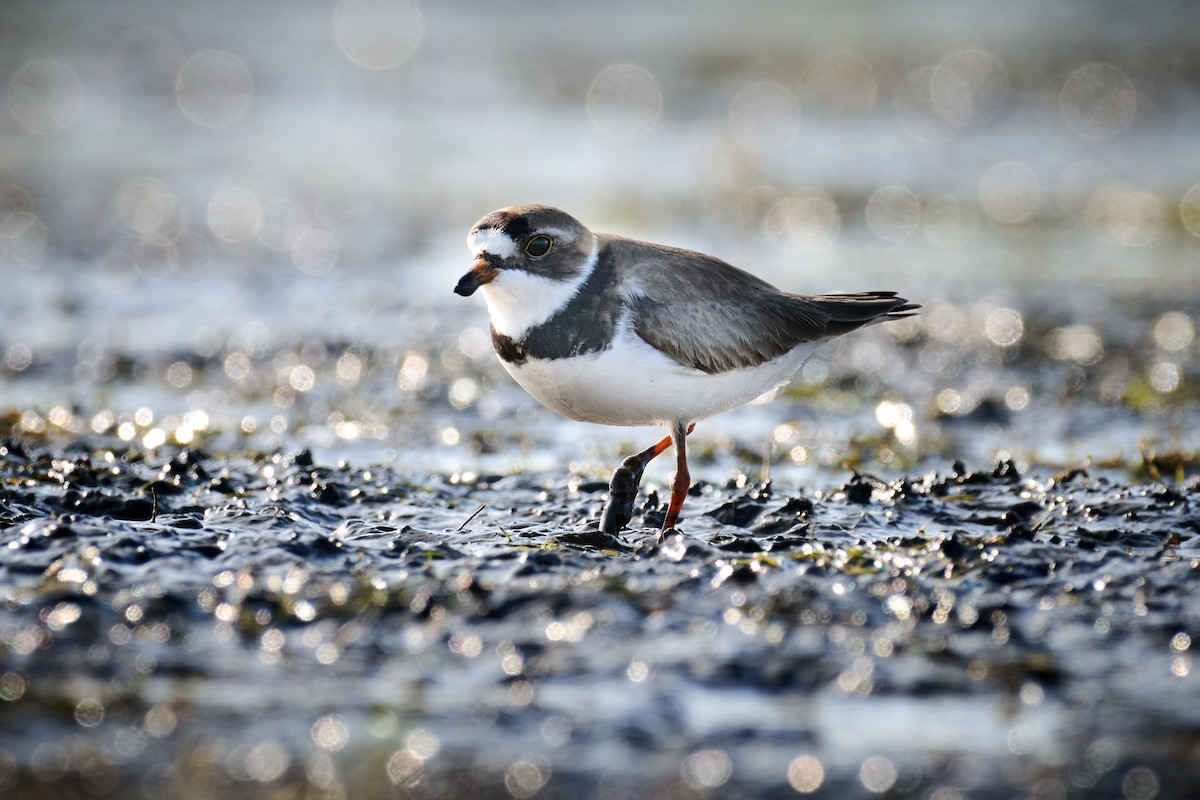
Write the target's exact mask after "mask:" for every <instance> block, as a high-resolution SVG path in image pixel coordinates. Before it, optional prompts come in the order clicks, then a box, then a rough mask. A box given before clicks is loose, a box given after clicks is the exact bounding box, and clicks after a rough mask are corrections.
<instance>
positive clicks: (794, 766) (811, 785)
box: [787, 755, 825, 794]
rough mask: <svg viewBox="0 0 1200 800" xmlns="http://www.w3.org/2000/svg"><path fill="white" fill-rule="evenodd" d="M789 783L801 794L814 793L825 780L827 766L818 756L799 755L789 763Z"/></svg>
mask: <svg viewBox="0 0 1200 800" xmlns="http://www.w3.org/2000/svg"><path fill="white" fill-rule="evenodd" d="M787 778H788V785H789V786H791V787H792V788H793V789H795V790H796V791H797V792H799V793H801V794H812V793H813V792H815V791H817V789H820V788H821V784H822V783H824V782H825V766H824V765H823V764H822V763H821V760H820V759H819V758H817V757H816V756H807V755H806V756H797V757H796V758H794V759H792V762H791V763H790V764H788V769H787Z"/></svg>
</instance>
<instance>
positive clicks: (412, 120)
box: [0, 0, 1200, 467]
mask: <svg viewBox="0 0 1200 800" xmlns="http://www.w3.org/2000/svg"><path fill="white" fill-rule="evenodd" d="M1193 5H1194V4H1193V3H1191V2H1189V1H1188V0H1179V1H1178V2H1168V1H1164V2H1155V3H1132V2H1124V1H1123V0H1103V1H1101V2H1096V1H1095V0H1065V1H1063V2H1056V3H1053V4H1046V3H1041V2H1035V1H1034V0H1018V1H1017V2H1009V3H1004V4H1002V5H995V4H993V5H988V6H986V7H985V6H983V5H976V4H969V3H951V2H934V1H933V0H907V1H905V2H872V1H871V0H856V1H855V2H848V3H847V2H807V3H794V2H772V1H770V0H757V1H756V2H750V3H739V4H736V5H734V4H727V3H716V2H711V3H710V2H705V3H696V2H687V3H683V2H667V3H657V4H654V6H653V7H652V8H647V7H646V6H645V4H642V3H634V2H625V1H624V0H618V1H617V2H612V3H606V4H603V7H601V6H600V5H598V4H563V3H552V2H540V1H538V0H529V1H528V2H522V3H516V4H504V5H498V4H495V3H485V2H473V1H471V2H456V3H423V4H419V3H417V2H415V0H341V2H303V3H296V2H278V1H272V0H263V1H261V2H254V3H246V2H233V1H232V0H212V2H206V3H204V4H163V3H158V2H151V1H150V0H111V2H105V3H102V4H100V3H92V2H84V1H83V0H63V1H62V2H56V3H43V2H36V1H30V2H23V1H22V0H10V1H9V2H6V3H5V4H4V5H3V7H2V8H0V91H2V93H3V94H2V99H3V108H2V109H0V270H2V271H3V275H4V287H5V289H4V291H3V293H2V294H0V357H2V358H3V363H2V364H0V387H2V389H3V399H2V402H0V405H2V408H0V412H2V413H4V414H6V415H7V416H6V419H7V421H8V424H9V426H10V427H13V428H16V429H19V430H23V431H25V432H27V433H31V434H38V433H43V432H47V431H55V430H60V431H65V432H67V433H84V434H88V433H89V432H94V433H105V434H108V433H116V434H118V435H119V436H120V437H121V438H123V439H126V440H137V441H139V442H140V443H142V444H143V445H146V446H150V447H153V446H156V445H158V444H161V443H164V442H180V443H188V442H191V441H195V440H196V439H197V437H200V436H209V437H211V436H214V435H218V434H220V435H226V436H233V437H235V438H236V437H242V436H249V437H251V438H252V440H253V441H254V442H255V443H256V444H258V445H261V446H267V447H270V446H279V445H280V444H286V443H290V442H294V441H296V440H297V439H299V440H301V441H302V442H303V443H305V444H310V445H313V446H318V447H325V448H327V449H333V450H339V451H340V449H344V448H346V447H351V448H359V449H360V450H361V448H362V447H363V446H364V443H368V444H369V445H370V447H374V448H376V449H375V450H372V451H371V453H372V454H373V455H380V456H382V457H388V456H394V455H395V453H396V451H397V448H398V447H402V448H418V449H419V447H420V445H421V444H422V443H426V444H427V445H428V448H427V450H428V452H426V453H425V455H422V456H420V457H419V458H418V461H417V462H416V463H419V464H421V465H422V466H447V465H455V464H459V463H462V462H472V461H474V462H478V461H479V460H480V459H481V458H484V457H485V456H486V455H487V454H488V452H490V451H492V450H501V451H502V450H505V449H508V450H509V455H508V456H507V458H508V459H509V460H508V461H506V462H502V463H504V464H506V465H507V466H509V467H511V466H513V465H514V461H513V459H514V458H518V457H514V456H512V455H511V448H509V447H508V446H507V445H505V444H504V443H503V441H497V434H496V433H495V432H494V431H491V430H490V429H488V430H482V429H480V430H472V429H470V428H471V425H472V424H473V423H472V422H471V420H476V421H478V420H483V421H484V423H486V425H491V426H493V427H496V426H499V427H501V428H507V429H508V430H510V431H512V430H515V429H517V428H520V429H522V430H526V429H530V428H536V427H537V426H539V425H553V424H555V423H554V422H553V421H552V419H551V418H550V417H549V415H546V414H544V413H543V412H541V411H540V410H538V409H537V408H536V407H534V406H533V405H532V401H528V400H527V398H524V397H523V395H520V394H518V393H516V392H517V390H515V389H513V387H512V385H511V382H508V381H507V379H506V378H504V376H503V375H502V373H499V371H498V370H497V368H496V365H495V362H494V358H493V356H492V355H491V353H490V347H489V344H488V341H487V336H486V317H485V311H484V308H483V304H482V303H481V302H476V301H475V300H471V301H464V300H462V299H460V298H457V297H454V296H453V295H452V294H451V293H450V289H451V287H452V286H453V285H454V282H455V280H456V278H457V277H458V275H459V274H461V272H462V271H463V270H464V269H465V267H466V266H467V263H468V262H467V251H466V249H465V247H464V245H463V241H464V235H465V233H466V231H467V230H468V229H469V227H470V226H471V224H472V223H473V222H474V221H475V220H476V219H478V218H479V217H480V216H482V215H483V214H485V213H486V212H488V211H490V210H492V209H494V208H498V207H502V206H506V205H510V204H513V203H518V202H542V203H549V204H553V205H558V206H560V207H563V208H565V209H567V210H568V211H570V212H571V213H573V214H574V215H576V216H577V217H579V218H580V219H581V220H583V221H584V222H585V223H586V224H588V225H590V226H591V227H592V228H593V229H596V230H612V231H619V232H622V233H626V234H631V235H637V236H642V237H646V238H651V239H655V240H658V241H663V242H667V243H671V244H676V245H681V246H687V247H694V248H697V249H702V250H705V251H707V252H711V253H714V254H716V255H719V256H721V257H723V258H725V259H726V260H729V261H731V262H733V263H735V264H738V265H739V266H743V267H745V268H747V269H750V270H751V271H754V272H756V273H758V274H760V275H763V276H765V277H767V278H769V279H770V280H772V281H775V282H776V283H778V284H779V285H780V286H782V287H783V288H786V289H790V290H794V291H799V292H826V291H835V290H860V289H894V290H899V291H901V292H902V293H904V294H905V295H907V296H908V297H910V298H912V299H914V300H917V301H920V302H923V303H925V305H926V313H925V315H924V316H923V317H922V318H921V319H919V320H917V321H914V322H913V323H912V324H911V325H909V326H908V327H904V326H891V327H890V333H887V334H884V333H882V332H875V331H872V332H871V334H870V335H864V336H863V337H861V339H858V340H854V339H852V340H847V341H856V342H857V344H853V345H849V344H848V345H845V346H844V347H843V346H840V345H839V348H841V349H831V350H830V351H829V352H830V353H831V355H830V357H829V359H828V360H827V362H825V363H823V364H816V365H814V366H813V368H812V369H811V370H809V371H806V373H805V375H804V376H803V377H802V381H801V387H800V389H799V390H798V391H799V392H800V394H804V392H805V388H806V387H807V388H813V387H820V386H826V387H828V386H830V385H831V384H836V379H837V377H838V375H839V372H840V371H843V368H842V367H840V366H838V364H840V363H845V364H850V365H852V367H853V375H852V376H851V377H852V378H853V380H854V381H855V383H853V384H852V385H850V386H849V387H848V388H851V389H855V390H856V391H857V392H858V393H859V394H861V395H865V396H866V397H867V400H866V402H865V404H864V405H861V406H858V405H855V404H854V401H853V400H852V399H847V398H846V397H843V398H842V401H841V406H840V408H841V410H843V411H849V412H853V411H855V410H858V411H861V412H862V416H861V417H860V419H859V420H858V422H856V423H854V424H862V420H865V421H866V424H867V425H868V426H869V427H870V428H871V429H872V430H877V431H880V432H881V433H882V434H883V435H886V436H887V437H889V441H890V442H891V443H892V444H893V445H896V446H897V447H898V448H899V449H904V448H905V447H908V449H909V450H911V451H914V452H918V454H919V453H920V452H927V451H920V449H919V448H918V447H917V440H918V438H921V439H922V441H924V442H930V441H933V440H935V439H937V438H938V436H937V435H934V434H938V433H939V432H941V433H944V431H943V428H944V427H945V426H943V425H942V424H941V423H942V421H944V420H946V419H953V418H958V417H963V416H964V415H968V414H970V413H973V412H976V411H977V410H978V409H980V408H984V409H985V410H986V409H988V408H992V409H993V410H998V413H999V414H1000V416H1001V417H1003V419H1001V422H1003V423H1005V424H1004V425H1002V426H1001V428H999V429H995V430H994V435H993V436H991V437H984V441H983V444H982V445H981V446H980V448H979V454H980V456H981V457H990V456H991V455H992V453H993V452H994V451H995V450H996V449H997V448H998V447H1001V445H1000V444H999V443H1000V442H1001V441H1002V440H1007V439H1009V438H1011V437H1010V433H1009V426H1008V424H1007V423H1008V422H1010V421H1011V420H1009V418H1008V416H1006V415H1011V414H1013V413H1016V412H1020V411H1023V410H1025V409H1026V408H1028V407H1030V406H1031V405H1036V401H1037V400H1038V399H1039V398H1041V397H1044V396H1052V397H1053V398H1055V399H1061V397H1063V396H1066V395H1069V394H1072V393H1073V392H1076V391H1077V390H1079V389H1080V387H1091V388H1090V389H1088V391H1090V392H1091V395H1090V397H1091V399H1092V400H1095V401H1098V402H1100V403H1101V405H1105V404H1107V405H1110V406H1111V405H1113V404H1114V403H1115V404H1116V405H1122V404H1123V405H1124V406H1126V407H1130V406H1131V404H1133V405H1136V404H1134V403H1133V401H1134V400H1137V399H1138V398H1142V399H1144V400H1145V402H1146V403H1148V404H1149V405H1146V404H1143V406H1141V407H1137V408H1134V411H1135V412H1137V413H1138V415H1139V416H1138V419H1139V422H1138V424H1136V425H1134V426H1132V427H1131V428H1129V429H1128V430H1125V431H1124V433H1123V434H1122V435H1121V436H1120V437H1119V439H1120V441H1116V442H1114V443H1111V444H1107V443H1106V444H1103V445H1102V446H1097V445H1096V440H1095V439H1094V438H1091V439H1086V440H1085V441H1086V443H1085V444H1084V445H1083V446H1082V449H1083V450H1089V451H1098V455H1100V456H1105V455H1114V454H1121V453H1124V454H1127V453H1128V452H1130V451H1131V448H1133V447H1134V445H1132V444H1131V442H1134V441H1136V440H1137V439H1139V438H1144V437H1145V436H1146V435H1147V427H1146V426H1147V424H1149V425H1150V428H1151V429H1152V430H1157V428H1156V427H1155V426H1157V425H1159V422H1157V421H1156V420H1157V418H1156V417H1154V415H1153V414H1151V415H1149V418H1153V421H1152V422H1150V423H1146V422H1145V420H1146V419H1147V418H1148V416H1147V414H1146V413H1143V412H1145V411H1146V410H1147V409H1149V410H1150V411H1153V412H1155V413H1157V412H1158V411H1161V410H1162V409H1163V408H1164V407H1169V406H1176V407H1178V406H1182V407H1184V408H1186V407H1188V406H1189V405H1194V404H1191V395H1189V394H1188V392H1187V391H1186V390H1188V389H1189V387H1190V386H1191V385H1192V384H1191V378H1190V377H1189V376H1190V375H1192V374H1194V371H1195V369H1196V356H1195V352H1196V344H1195V300H1196V297H1197V291H1198V288H1200V166H1198V164H1200V158H1198V155H1200V139H1198V138H1197V131H1200V48H1197V47H1195V33H1194V31H1195V20H1196V17H1195V10H1194V7H1193ZM1131 298H1142V300H1134V299H1131ZM1147 298H1149V299H1147ZM1162 298H1168V299H1167V300H1165V301H1164V300H1162ZM1134 307H1136V308H1137V309H1140V310H1139V311H1137V313H1136V314H1135V313H1133V312H1132V311H1131V309H1132V308H1134ZM1125 317H1128V321H1129V325H1127V326H1125V327H1122V326H1121V325H1120V324H1119V322H1120V320H1121V319H1122V318H1125ZM877 333H878V335H876V334H877ZM896 347H906V348H907V350H906V352H909V353H910V355H911V356H912V358H911V359H909V361H911V364H909V365H908V366H903V365H901V366H896V364H898V363H899V362H894V360H893V359H891V358H890V357H889V353H890V352H892V350H893V349H894V348H896ZM846 348H851V349H849V350H847V349H846ZM1114 354H1115V355H1119V356H1120V357H1121V358H1120V360H1119V363H1118V364H1117V366H1116V367H1112V368H1111V369H1109V368H1107V367H1105V365H1108V367H1111V366H1112V360H1111V357H1112V356H1113V355H1114ZM1022 357H1028V359H1027V360H1028V364H1029V371H1028V372H1027V374H1025V375H1023V376H1022V375H1017V376H1016V377H1013V375H1014V373H1013V372H1012V371H1011V370H1010V371H1007V372H1006V371H1004V370H1002V368H1003V367H1005V366H1006V365H1009V366H1012V365H1013V364H1014V363H1016V362H1019V361H1021V358H1022ZM1041 363H1045V364H1048V365H1050V367H1051V373H1052V374H1053V376H1055V377H1054V378H1053V380H1051V382H1050V383H1048V384H1039V380H1040V378H1039V377H1038V376H1039V375H1042V376H1044V374H1045V372H1046V371H1045V370H1044V369H1042V368H1041V367H1040V366H1038V365H1039V364H1041ZM845 369H850V367H846V368H845ZM901 372H903V373H905V374H906V375H907V376H908V378H907V380H908V383H904V376H903V375H901V374H900V373H901ZM997 375H1001V377H997ZM1106 381H1107V383H1106ZM889 385H890V386H896V387H898V389H899V390H900V393H901V395H905V396H902V397H901V396H897V397H892V398H891V399H889V398H888V397H887V396H886V395H885V394H884V388H885V387H886V386H889ZM947 392H948V393H947ZM914 394H915V395H916V396H913V395H914ZM1124 401H1129V402H1124ZM1139 402H1140V401H1139ZM887 403H890V405H886V404H887ZM797 413H801V412H797ZM753 414H754V412H753V410H751V411H748V412H745V414H744V415H743V418H748V419H752V418H753ZM772 414H773V416H772V417H771V420H772V421H771V422H766V421H764V422H763V423H762V425H760V426H758V427H754V425H753V423H751V429H750V433H749V434H748V435H750V436H751V438H757V437H763V438H769V439H770V441H772V442H774V443H775V444H778V445H781V446H782V447H783V448H784V451H785V452H791V453H792V455H793V458H792V461H793V462H794V461H796V460H797V459H800V460H803V459H805V458H807V455H806V453H805V452H800V451H794V450H789V449H788V448H791V447H792V445H794V444H795V442H796V435H795V431H794V430H783V431H782V432H781V431H780V430H777V429H774V430H773V426H774V425H775V424H777V423H778V421H779V417H780V412H779V411H775V412H772ZM747 415H748V416H747ZM985 416H986V414H985ZM984 422H989V423H991V422H995V420H993V419H991V418H990V417H989V418H986V419H985V420H984ZM514 423H515V424H514ZM486 425H485V427H486ZM1044 425H1045V420H1044V419H1039V420H1037V422H1036V424H1034V425H1032V426H1031V430H1033V431H1039V432H1044V430H1045V428H1044ZM764 426H765V427H764ZM898 426H899V427H898ZM575 427H581V426H575ZM1183 427H1184V426H1183V425H1182V424H1181V423H1180V421H1179V420H1178V419H1177V420H1176V428H1177V429H1179V430H1182V429H1183ZM926 431H928V432H929V435H923V434H924V433H925V432H926ZM1056 431H1057V433H1059V434H1060V435H1059V436H1058V437H1052V438H1054V439H1055V441H1057V442H1060V443H1061V442H1062V441H1063V440H1064V437H1068V438H1069V436H1068V434H1069V431H1067V430H1065V429H1056ZM1091 433H1102V432H1098V431H1096V430H1095V429H1093V430H1092V431H1091ZM573 435H579V436H585V437H586V436H591V435H592V434H590V433H586V432H583V433H579V434H573ZM1180 435H1181V436H1183V437H1184V438H1183V440H1182V443H1183V444H1184V445H1190V444H1193V443H1194V436H1193V437H1192V438H1188V434H1186V433H1184V434H1180ZM612 436H613V434H612V432H611V431H610V432H607V433H602V434H598V435H597V436H596V438H595V439H591V440H585V445H586V446H587V447H592V448H594V447H596V446H612V445H596V444H595V443H596V442H605V441H607V442H611V441H612ZM489 437H490V438H489ZM835 438H836V437H835ZM1034 438H1038V439H1042V438H1046V437H1043V436H1035V437H1034ZM500 439H503V435H500ZM1179 441H1180V440H1179V436H1176V443H1177V444H1178V443H1179ZM589 442H590V444H589ZM468 444H470V445H471V447H465V445H468ZM959 444H962V443H961V442H960V443H959ZM535 445H536V442H535V443H534V444H533V445H530V444H529V443H528V442H526V448H525V450H526V451H527V452H526V453H525V455H522V456H519V459H520V461H519V464H517V465H518V466H519V465H526V466H528V465H537V464H538V463H539V462H538V461H537V459H536V457H535V454H534V455H531V454H530V453H531V452H532V451H534V450H536V449H537V448H536V447H535ZM1009 449H1011V447H1010V448H1009ZM413 452H417V450H413ZM585 452H588V451H586V450H585ZM1081 452H1082V450H1071V448H1070V447H1068V448H1066V449H1062V448H1059V449H1057V450H1054V451H1053V452H1050V453H1043V456H1044V457H1045V458H1047V459H1051V460H1053V458H1070V457H1077V456H1079V455H1080V453H1081ZM968 454H972V453H970V452H969V453H968ZM606 457H607V455H606ZM830 458H833V456H830ZM560 460H561V458H560V454H552V458H550V459H548V460H547V461H546V462H545V463H546V464H551V463H555V462H557V461H560Z"/></svg>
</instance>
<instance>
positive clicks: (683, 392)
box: [504, 326, 816, 426]
mask: <svg viewBox="0 0 1200 800" xmlns="http://www.w3.org/2000/svg"><path fill="white" fill-rule="evenodd" d="M815 349H816V344H803V345H800V346H799V347H797V348H796V349H795V350H792V351H791V352H790V353H785V354H784V355H782V356H780V357H779V358H777V359H775V360H773V361H769V362H767V363H765V364H760V365H759V366H757V367H749V368H747V369H737V370H731V371H729V372H722V373H718V374H709V373H706V372H702V371H701V370H698V369H692V368H689V367H685V366H683V365H681V364H679V363H678V362H676V361H674V360H672V359H670V358H668V357H667V356H665V355H663V354H662V353H660V352H659V351H657V350H655V349H654V348H653V347H651V346H650V345H648V344H647V343H646V342H645V341H643V340H642V339H641V338H639V337H638V336H637V335H636V334H634V333H633V331H632V330H630V329H629V327H628V326H623V327H622V328H621V329H620V330H619V332H618V334H617V337H616V340H615V341H614V342H613V346H612V347H611V348H609V349H608V350H605V351H602V352H599V353H590V354H587V355H584V356H580V357H577V358H564V359H530V360H529V361H527V362H525V363H524V364H520V365H516V364H508V363H505V364H504V367H505V369H507V370H508V372H509V374H511V375H512V376H513V377H514V378H515V379H516V381H517V383H519V384H521V386H522V388H524V389H525V391H527V392H529V394H531V395H532V396H533V397H534V399H536V400H537V401H538V402H540V403H541V404H542V405H544V406H546V407H547V408H549V409H550V410H552V411H556V412H558V413H559V414H562V415H563V416H565V417H570V418H571V419H577V420H581V421H583V422H596V423H601V424H604V425H667V426H670V425H671V424H673V423H675V422H695V421H697V420H701V419H705V418H706V417H711V416H713V415H714V414H719V413H721V412H722V411H728V410H729V409H731V408H736V407H737V406H740V405H744V404H745V403H748V402H750V401H751V400H753V399H755V398H756V397H758V396H760V395H762V394H763V393H764V392H768V391H770V390H771V389H774V388H776V387H778V386H780V385H782V384H784V383H787V382H788V381H789V380H791V378H792V376H793V375H794V374H795V373H796V370H798V369H799V368H800V366H801V365H802V364H803V363H804V361H805V360H806V359H807V358H808V357H809V356H810V355H812V353H813V351H814V350H815Z"/></svg>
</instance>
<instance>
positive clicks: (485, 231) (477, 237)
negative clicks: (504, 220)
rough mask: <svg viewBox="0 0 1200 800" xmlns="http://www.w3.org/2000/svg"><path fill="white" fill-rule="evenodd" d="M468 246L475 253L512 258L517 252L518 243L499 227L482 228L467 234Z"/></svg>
mask: <svg viewBox="0 0 1200 800" xmlns="http://www.w3.org/2000/svg"><path fill="white" fill-rule="evenodd" d="M467 247H469V248H471V253H472V254H473V255H476V256H478V255H481V254H483V253H491V254H492V255H494V256H495V257H496V258H511V257H512V256H513V255H515V254H516V252H517V243H516V242H514V241H513V240H512V237H511V236H509V235H508V234H507V233H505V232H504V231H502V230H500V229H499V228H480V229H479V230H477V231H471V233H470V234H469V235H468V236H467Z"/></svg>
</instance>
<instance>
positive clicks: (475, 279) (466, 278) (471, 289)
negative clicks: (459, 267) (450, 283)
mask: <svg viewBox="0 0 1200 800" xmlns="http://www.w3.org/2000/svg"><path fill="white" fill-rule="evenodd" d="M479 286H480V284H479V275H477V274H476V273H474V272H468V273H467V274H466V275H463V276H462V277H461V278H459V279H458V283H456V284H455V285H454V293H455V294H458V295H462V296H463V297H470V296H471V295H473V294H475V290H476V289H478V288H479Z"/></svg>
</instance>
